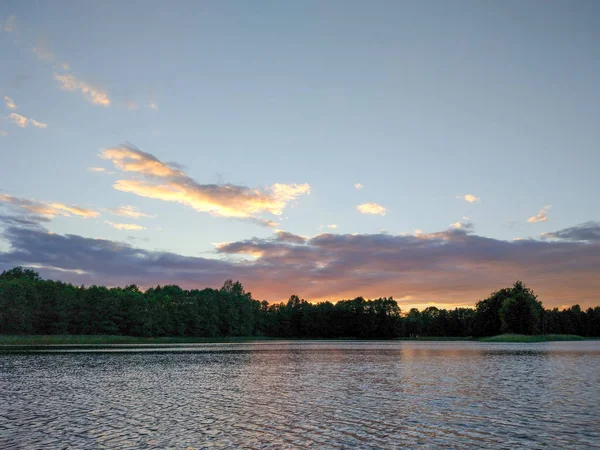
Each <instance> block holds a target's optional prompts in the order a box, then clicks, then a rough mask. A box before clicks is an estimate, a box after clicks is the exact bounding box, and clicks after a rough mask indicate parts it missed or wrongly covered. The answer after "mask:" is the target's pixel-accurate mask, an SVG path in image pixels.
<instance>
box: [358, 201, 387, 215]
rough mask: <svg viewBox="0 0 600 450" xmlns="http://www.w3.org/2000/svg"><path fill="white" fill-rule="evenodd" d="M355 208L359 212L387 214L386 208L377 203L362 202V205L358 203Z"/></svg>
mask: <svg viewBox="0 0 600 450" xmlns="http://www.w3.org/2000/svg"><path fill="white" fill-rule="evenodd" d="M356 209H357V210H358V212H360V213H361V214H377V215H380V216H385V215H386V214H387V209H386V208H384V207H383V206H381V205H378V204H377V203H363V204H362V205H358V206H357V207H356Z"/></svg>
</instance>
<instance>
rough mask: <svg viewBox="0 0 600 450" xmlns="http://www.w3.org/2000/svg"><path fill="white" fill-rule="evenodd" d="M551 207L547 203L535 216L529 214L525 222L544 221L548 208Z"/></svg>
mask: <svg viewBox="0 0 600 450" xmlns="http://www.w3.org/2000/svg"><path fill="white" fill-rule="evenodd" d="M550 208H552V205H548V206H544V207H543V208H542V209H541V210H540V212H539V213H537V214H536V215H535V216H531V217H530V218H529V219H527V222H529V223H536V222H546V221H547V220H548V210H549V209H550Z"/></svg>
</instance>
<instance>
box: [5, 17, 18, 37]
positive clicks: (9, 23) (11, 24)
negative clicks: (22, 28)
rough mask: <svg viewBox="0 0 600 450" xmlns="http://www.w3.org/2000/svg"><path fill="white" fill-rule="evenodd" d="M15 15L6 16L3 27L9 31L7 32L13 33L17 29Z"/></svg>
mask: <svg viewBox="0 0 600 450" xmlns="http://www.w3.org/2000/svg"><path fill="white" fill-rule="evenodd" d="M15 21H16V18H15V15H14V14H13V15H10V16H8V17H7V18H6V21H5V22H4V26H3V27H2V29H3V30H4V31H5V32H7V33H11V32H13V31H15Z"/></svg>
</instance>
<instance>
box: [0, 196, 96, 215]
mask: <svg viewBox="0 0 600 450" xmlns="http://www.w3.org/2000/svg"><path fill="white" fill-rule="evenodd" d="M0 202H3V203H8V204H11V205H12V206H14V207H17V208H20V209H24V210H25V211H29V212H31V213H34V214H39V215H40V216H46V217H50V218H52V217H55V216H66V217H70V216H71V215H73V216H79V217H83V218H86V219H87V218H89V217H98V216H99V215H100V213H99V212H97V211H94V210H92V209H87V208H80V207H79V206H68V205H65V204H63V203H46V202H40V201H37V200H29V199H24V198H19V197H13V196H12V195H7V194H0Z"/></svg>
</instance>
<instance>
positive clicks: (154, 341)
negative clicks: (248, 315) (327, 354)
mask: <svg viewBox="0 0 600 450" xmlns="http://www.w3.org/2000/svg"><path fill="white" fill-rule="evenodd" d="M311 340H319V341H332V342H335V341H373V342H377V341H388V342H389V341H406V342H482V343H536V342H566V341H583V340H598V339H597V338H595V339H594V338H586V337H583V336H576V335H567V334H549V335H531V336H528V335H517V334H501V335H497V336H489V337H482V338H473V337H451V336H446V337H444V336H423V337H419V338H396V339H358V338H353V337H348V338H312V339H306V338H274V337H266V336H236V337H214V338H210V337H187V336H185V337H182V336H171V337H149V338H147V337H137V336H119V335H0V348H1V347H4V348H11V347H27V346H35V347H40V346H42V347H46V346H47V347H52V346H67V345H68V346H72V345H76V346H99V345H101V346H107V345H108V346H110V345H168V344H180V345H182V344H228V343H229V344H230V343H245V342H248V343H249V342H268V341H273V342H277V341H300V342H301V341H311Z"/></svg>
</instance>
